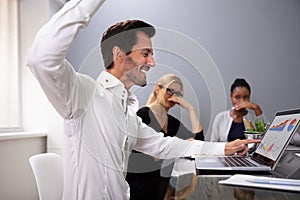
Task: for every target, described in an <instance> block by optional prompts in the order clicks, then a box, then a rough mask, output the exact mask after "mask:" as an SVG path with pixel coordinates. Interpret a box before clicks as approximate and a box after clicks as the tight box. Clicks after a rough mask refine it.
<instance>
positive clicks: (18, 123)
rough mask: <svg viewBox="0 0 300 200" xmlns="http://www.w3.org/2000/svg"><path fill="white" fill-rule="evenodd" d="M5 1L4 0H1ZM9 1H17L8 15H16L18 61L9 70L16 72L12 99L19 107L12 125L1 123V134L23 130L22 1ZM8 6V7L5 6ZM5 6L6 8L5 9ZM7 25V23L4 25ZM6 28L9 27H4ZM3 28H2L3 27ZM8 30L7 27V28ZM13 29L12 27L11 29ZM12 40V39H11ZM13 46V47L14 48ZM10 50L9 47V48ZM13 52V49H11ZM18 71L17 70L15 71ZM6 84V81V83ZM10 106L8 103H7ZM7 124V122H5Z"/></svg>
mask: <svg viewBox="0 0 300 200" xmlns="http://www.w3.org/2000/svg"><path fill="white" fill-rule="evenodd" d="M1 1H3V0H1ZM6 1H7V2H8V3H15V4H16V5H15V9H16V10H15V13H14V14H9V13H8V15H16V16H15V18H14V21H15V23H16V24H14V25H13V27H15V29H16V32H15V33H14V34H15V36H13V37H15V38H16V40H17V41H16V43H15V46H14V47H15V48H16V50H15V53H13V54H14V55H13V58H15V59H16V62H15V63H14V64H13V66H12V65H9V67H13V70H11V72H8V74H9V73H16V77H15V78H16V82H15V87H16V88H15V90H16V92H15V94H14V95H16V96H15V97H12V99H14V101H16V104H14V105H16V106H17V109H16V118H17V119H16V120H14V121H13V123H12V124H13V125H10V122H7V124H6V125H3V126H2V125H0V134H1V133H7V132H18V131H22V130H23V129H22V107H21V106H22V104H21V99H22V93H21V87H22V84H21V83H22V80H21V77H22V76H21V50H22V48H21V24H20V23H21V21H20V20H21V19H20V16H21V13H20V1H19V0H14V2H12V0H6ZM5 8H7V7H5ZM5 8H4V9H5ZM7 17H10V16H7ZM4 26H5V25H4ZM4 28H5V29H6V28H7V27H4ZM1 29H2V28H1ZM6 30H7V29H6ZM10 30H11V29H10ZM10 30H9V31H10ZM10 40H11V39H10ZM14 47H13V48H14ZM8 50H9V49H8ZM11 52H12V51H11ZM15 71H16V72H15ZM4 84H5V83H4ZM6 85H7V87H8V83H6ZM7 106H8V105H7ZM8 112H12V110H8ZM6 117H8V115H6ZM3 124H5V123H3Z"/></svg>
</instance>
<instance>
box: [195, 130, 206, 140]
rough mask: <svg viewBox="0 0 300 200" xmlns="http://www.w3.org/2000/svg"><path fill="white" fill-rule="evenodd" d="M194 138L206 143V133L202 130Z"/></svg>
mask: <svg viewBox="0 0 300 200" xmlns="http://www.w3.org/2000/svg"><path fill="white" fill-rule="evenodd" d="M194 138H195V140H202V141H204V131H203V130H202V131H200V132H198V133H196V135H195V137H194Z"/></svg>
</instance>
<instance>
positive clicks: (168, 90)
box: [159, 85, 183, 97]
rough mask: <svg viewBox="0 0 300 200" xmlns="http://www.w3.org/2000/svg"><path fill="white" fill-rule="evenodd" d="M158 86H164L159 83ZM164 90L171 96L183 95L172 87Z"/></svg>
mask: <svg viewBox="0 0 300 200" xmlns="http://www.w3.org/2000/svg"><path fill="white" fill-rule="evenodd" d="M159 87H160V88H165V87H164V86H162V85H159ZM166 92H167V94H168V95H170V96H172V95H174V94H175V95H176V96H177V97H183V94H182V93H181V92H179V91H175V90H174V89H172V88H166Z"/></svg>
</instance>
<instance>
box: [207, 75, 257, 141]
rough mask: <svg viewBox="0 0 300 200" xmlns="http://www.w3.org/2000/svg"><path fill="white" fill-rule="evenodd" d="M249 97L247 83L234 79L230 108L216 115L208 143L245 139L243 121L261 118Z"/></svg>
mask: <svg viewBox="0 0 300 200" xmlns="http://www.w3.org/2000/svg"><path fill="white" fill-rule="evenodd" d="M250 95H251V88H250V85H249V84H248V83H247V81H246V80H245V79H243V78H237V79H235V81H234V83H233V84H232V85H231V88H230V97H231V102H232V108H231V109H230V110H227V111H223V112H221V113H219V114H217V115H216V117H215V120H214V123H213V128H212V133H211V137H210V141H212V142H225V141H228V142H229V141H233V140H235V139H244V138H245V135H244V131H245V130H246V127H247V126H246V124H245V123H244V121H245V119H253V118H255V117H258V118H261V117H262V110H261V108H260V107H259V105H257V104H255V103H253V102H251V101H250ZM249 111H250V112H249ZM253 112H254V114H255V116H253Z"/></svg>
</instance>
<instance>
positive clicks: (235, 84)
mask: <svg viewBox="0 0 300 200" xmlns="http://www.w3.org/2000/svg"><path fill="white" fill-rule="evenodd" d="M236 87H245V88H247V89H248V90H249V93H250V94H251V88H250V85H249V84H248V83H247V81H246V80H245V79H243V78H237V79H235V80H234V82H233V84H232V85H231V88H230V92H231V93H232V92H233V90H234V89H235V88H236Z"/></svg>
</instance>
